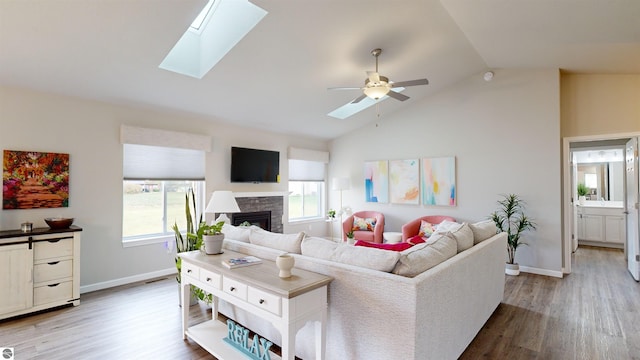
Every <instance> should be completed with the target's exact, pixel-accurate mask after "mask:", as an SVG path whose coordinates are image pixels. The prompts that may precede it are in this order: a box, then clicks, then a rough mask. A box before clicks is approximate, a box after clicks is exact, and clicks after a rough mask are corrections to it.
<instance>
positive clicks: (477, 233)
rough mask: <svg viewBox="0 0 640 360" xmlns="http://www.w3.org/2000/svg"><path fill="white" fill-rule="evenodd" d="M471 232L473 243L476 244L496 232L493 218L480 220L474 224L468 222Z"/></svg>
mask: <svg viewBox="0 0 640 360" xmlns="http://www.w3.org/2000/svg"><path fill="white" fill-rule="evenodd" d="M469 227H470V228H471V231H472V232H473V244H474V245H475V244H477V243H480V242H483V241H485V240H487V239H488V238H490V237H492V236H493V235H495V234H496V233H497V232H498V228H497V227H496V223H495V222H493V220H485V221H480V222H477V223H475V224H469Z"/></svg>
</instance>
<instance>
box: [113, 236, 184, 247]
mask: <svg viewBox="0 0 640 360" xmlns="http://www.w3.org/2000/svg"><path fill="white" fill-rule="evenodd" d="M167 241H175V237H174V236H173V235H161V236H155V237H147V238H140V239H128V240H125V239H122V247H124V248H129V247H136V246H145V245H153V244H164V243H166V242H167Z"/></svg>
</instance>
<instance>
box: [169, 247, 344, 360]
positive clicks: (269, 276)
mask: <svg viewBox="0 0 640 360" xmlns="http://www.w3.org/2000/svg"><path fill="white" fill-rule="evenodd" d="M178 256H179V257H180V258H181V259H182V283H181V293H182V304H188V303H189V297H190V285H194V286H196V287H198V288H200V289H202V290H204V291H206V292H208V293H210V294H212V295H213V302H212V319H211V320H209V321H206V322H203V323H200V324H197V325H195V326H191V327H190V326H189V307H188V306H183V307H182V337H183V339H186V338H187V336H188V337H189V338H191V339H192V340H194V341H195V342H197V343H198V344H199V345H200V346H202V347H203V348H204V349H205V350H207V351H208V352H210V353H211V354H212V355H214V356H215V357H217V358H218V359H221V360H231V359H246V356H245V355H244V354H242V353H241V352H240V351H239V350H237V349H235V348H234V347H232V346H231V345H229V344H227V343H226V342H224V340H223V338H225V337H226V335H227V333H228V329H227V325H226V324H224V323H222V322H221V321H218V320H217V317H218V301H219V299H223V300H225V301H227V302H229V303H231V304H233V305H235V306H237V307H239V308H242V309H244V310H246V311H248V312H250V313H252V314H254V315H256V316H259V317H262V318H264V319H266V320H268V321H270V322H271V323H272V324H273V325H274V327H275V328H277V329H278V330H279V331H280V333H281V334H282V346H281V349H282V359H287V360H293V359H294V358H295V338H296V333H297V332H298V330H300V329H301V328H302V327H303V326H304V325H305V324H306V323H307V322H309V321H314V322H315V331H316V339H315V345H316V359H324V350H325V339H326V318H327V287H328V284H329V283H330V282H331V280H332V278H331V277H329V276H325V275H322V274H317V273H314V272H310V271H306V270H302V269H297V268H294V269H293V270H292V274H293V275H292V276H291V277H290V278H288V279H281V278H280V277H278V268H277V266H276V264H275V262H273V261H268V260H263V262H262V263H261V264H258V265H251V266H245V267H240V268H236V269H227V268H226V267H225V266H223V265H222V264H221V261H222V260H224V259H229V258H238V257H243V256H246V255H245V254H241V253H237V252H233V251H229V250H224V253H223V254H221V255H207V254H205V253H203V252H201V251H199V250H196V251H190V252H185V253H180V254H178ZM279 358H280V357H278V356H276V355H275V354H273V353H272V354H271V359H279Z"/></svg>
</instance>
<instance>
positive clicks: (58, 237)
mask: <svg viewBox="0 0 640 360" xmlns="http://www.w3.org/2000/svg"><path fill="white" fill-rule="evenodd" d="M81 231H82V229H81V228H79V227H76V226H72V227H71V228H69V229H64V230H50V229H48V228H44V229H34V230H33V231H32V232H30V233H23V232H21V231H19V230H10V231H0V286H1V288H2V294H3V296H0V319H5V318H9V317H13V316H17V315H22V314H26V313H30V312H34V311H40V310H45V309H48V308H52V307H56V306H61V305H67V304H73V305H78V304H80V232H81Z"/></svg>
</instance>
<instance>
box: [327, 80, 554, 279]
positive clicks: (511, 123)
mask: <svg viewBox="0 0 640 360" xmlns="http://www.w3.org/2000/svg"><path fill="white" fill-rule="evenodd" d="M559 83H560V75H559V72H558V70H555V69H554V70H529V71H518V70H498V71H496V74H495V77H494V80H493V81H491V82H485V81H484V80H483V79H482V74H477V75H475V76H473V77H471V78H469V79H467V80H465V81H463V82H460V83H458V84H456V85H455V86H452V87H451V88H449V89H448V90H445V91H443V92H441V93H439V94H437V95H436V96H433V97H431V98H428V99H425V100H424V101H422V102H419V103H416V104H411V101H412V100H409V101H408V102H407V106H406V108H405V110H404V111H403V112H401V113H397V114H394V115H393V116H385V115H384V102H383V103H382V104H381V105H380V108H381V112H382V117H381V120H380V121H379V122H378V124H377V125H376V124H375V123H374V124H371V125H369V126H367V127H365V128H362V129H359V130H357V131H356V132H354V133H351V134H348V135H346V136H344V137H341V138H339V139H336V140H335V141H334V142H333V143H332V145H331V159H332V161H331V163H330V168H329V172H330V176H331V177H333V176H350V178H351V186H352V188H351V190H348V191H345V192H344V193H343V203H344V204H348V205H351V207H352V208H353V210H355V211H357V210H365V209H367V210H378V211H382V212H383V213H384V214H385V229H386V230H388V231H399V230H400V227H401V226H402V224H403V223H405V222H407V221H409V220H412V219H414V218H417V217H419V216H423V215H428V214H442V215H450V216H453V217H455V218H456V219H459V220H460V221H473V222H475V221H479V220H483V219H486V218H487V216H488V215H489V214H490V213H491V212H492V211H494V210H495V209H496V201H497V200H498V199H499V194H507V193H516V194H518V195H520V196H521V197H522V198H523V199H524V200H525V201H526V202H527V204H528V207H527V209H528V210H527V214H528V215H529V216H531V217H532V218H534V219H535V221H536V223H537V224H538V230H537V231H535V232H531V233H527V234H526V235H525V236H524V240H525V241H527V242H529V243H530V245H531V246H529V247H522V248H520V249H519V250H518V252H517V256H516V260H517V262H519V263H520V264H521V265H523V266H527V267H531V268H535V269H533V271H538V272H542V273H545V272H546V273H548V272H551V273H553V274H554V275H560V274H561V270H562V240H561V197H560V189H561V188H560V186H561V182H560V150H561V149H560V103H559V101H560V89H559ZM387 101H393V100H392V99H390V100H387ZM367 111H369V112H370V113H371V114H372V115H371V116H372V117H373V116H375V115H374V110H373V109H369V110H367ZM346 121H348V120H346ZM436 156H455V157H456V167H457V191H458V205H457V206H456V207H435V206H424V205H419V206H415V205H413V206H411V205H397V204H395V205H394V204H376V203H365V202H364V181H363V163H364V161H368V160H390V159H410V158H419V157H436ZM330 201H331V206H333V207H337V206H338V205H336V204H337V202H338V194H336V193H335V192H333V193H331V196H330ZM505 257H506V250H505ZM539 270H540V271H539Z"/></svg>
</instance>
